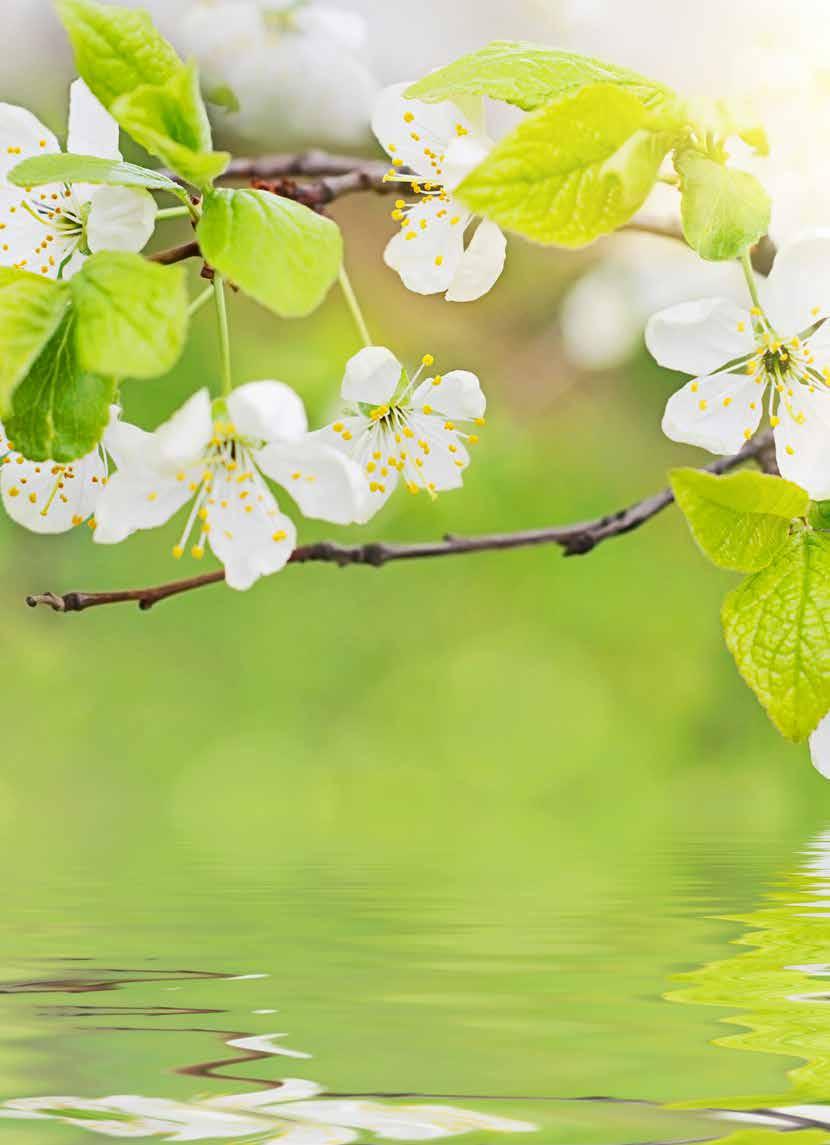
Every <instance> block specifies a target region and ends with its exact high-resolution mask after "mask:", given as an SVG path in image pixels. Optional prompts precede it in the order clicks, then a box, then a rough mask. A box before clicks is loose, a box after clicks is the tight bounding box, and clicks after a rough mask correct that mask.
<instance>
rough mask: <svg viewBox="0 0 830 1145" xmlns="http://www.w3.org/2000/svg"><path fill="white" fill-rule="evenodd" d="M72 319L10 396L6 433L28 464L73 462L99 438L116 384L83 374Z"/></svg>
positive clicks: (69, 317)
mask: <svg viewBox="0 0 830 1145" xmlns="http://www.w3.org/2000/svg"><path fill="white" fill-rule="evenodd" d="M74 326H75V319H74V316H73V315H72V313H71V311H70V312H68V313H67V314H66V315H65V316H64V318H63V321H62V322H61V324H60V326H58V328H57V330H56V331H55V333H54V334H53V335H52V337H51V339H50V340H49V342H48V343H47V344H46V346H45V347H44V349H43V351H42V352H41V354H40V356H39V357H38V359H37V361H36V362H35V363H34V365H33V366H32V368H31V370H30V371H29V373H28V375H27V376H26V378H25V380H24V381H22V382H21V383H20V385H19V386H18V387H17V389H16V390H15V392H14V398H13V400H12V409H11V416H10V417H9V418H8V419H7V421H6V423H5V425H6V432H7V434H8V436H9V438H10V439H11V440H12V441H13V442H14V447H15V449H16V450H18V451H19V452H20V453H22V454H23V456H24V457H27V458H28V459H29V460H31V461H47V460H52V461H58V462H63V463H65V462H69V461H77V459H78V458H79V457H85V456H86V454H87V453H90V452H91V451H92V450H93V449H94V448H95V446H96V445H97V444H98V442H99V441H100V440H101V437H102V436H103V433H104V430H105V429H106V426H107V422H108V420H109V407H110V404H111V402H112V400H113V397H114V395H115V380H114V379H113V378H102V377H100V376H99V375H97V374H91V373H87V372H86V371H84V370H82V369H81V368H80V366H79V365H78V361H77V358H76V354H75V338H74Z"/></svg>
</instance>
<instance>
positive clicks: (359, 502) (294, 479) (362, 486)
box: [256, 439, 369, 525]
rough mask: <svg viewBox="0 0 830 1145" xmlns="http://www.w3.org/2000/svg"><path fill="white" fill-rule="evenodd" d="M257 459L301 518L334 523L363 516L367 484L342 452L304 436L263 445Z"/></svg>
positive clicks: (343, 522)
mask: <svg viewBox="0 0 830 1145" xmlns="http://www.w3.org/2000/svg"><path fill="white" fill-rule="evenodd" d="M256 461H257V464H258V465H259V468H260V469H261V470H262V472H263V473H265V474H266V475H267V476H268V477H270V478H271V479H272V480H273V481H276V482H277V484H279V485H282V486H283V488H284V489H286V490H287V491H288V492H289V493H290V494H291V496H292V497H293V498H294V500H295V501H296V502H297V505H298V506H299V507H300V510H301V512H302V514H303V516H304V517H310V518H313V519H315V520H320V521H331V522H332V523H333V524H335V525H351V524H354V523H355V522H357V521H362V520H364V519H365V514H366V512H367V509H368V506H369V483H368V481H367V480H366V478H365V477H364V475H363V471H362V470H361V468H360V466H359V465H358V464H357V462H356V461H353V460H352V459H351V458H350V457H347V456H346V455H345V454H344V453H343V452H342V451H340V450H337V449H334V448H333V447H330V446H327V445H323V444H321V443H319V442H317V441H313V440H310V439H306V440H305V441H298V442H295V443H293V444H291V445H269V446H266V448H265V449H263V450H260V452H259V453H258V454H257V457H256Z"/></svg>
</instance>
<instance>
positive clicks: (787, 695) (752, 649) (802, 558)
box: [722, 530, 830, 742]
mask: <svg viewBox="0 0 830 1145" xmlns="http://www.w3.org/2000/svg"><path fill="white" fill-rule="evenodd" d="M722 619H723V629H724V634H725V636H726V643H727V645H728V647H729V651H730V652H731V653H732V655H733V656H734V657H735V662H736V664H737V665H738V670H739V671H740V673H741V675H742V676H743V678H744V679H745V680H746V682H747V684H749V686H750V688H752V690H753V691H754V692H755V694H756V695H757V697H758V699H759V700H760V701H761V703H762V704H763V706H764V708H765V709H766V711H767V714H768V715H769V717H770V719H771V720H772V722H773V723H774V724H775V726H776V727H777V728H778V730H779V731H780V732H781V733H782V735H784V736H786V737H787V738H788V739H792V740H795V741H797V742H798V741H801V740H804V739H806V738H807V737H808V736H809V735H810V734H811V733H812V732H813V731H815V729H816V727H817V726H818V724H819V722H820V721H821V720H822V719H823V718H824V716H825V715H826V714H827V712H828V710H830V635H829V633H830V537H825V536H823V535H822V534H820V533H813V532H808V531H806V530H805V531H802V532H799V533H797V534H795V535H794V536H792V537H790V538H789V540H788V541H787V543H786V544H785V546H784V547H783V548H782V549H781V550H780V551H779V552H778V554H777V555H776V556H775V557H774V558H773V560H772V563H771V564H769V565H767V567H766V568H764V569H762V570H761V571H760V572H757V573H755V575H754V576H751V577H748V578H747V579H746V580H745V581H744V582H743V583H742V584H740V585H739V586H738V587H737V588H736V589H735V590H734V591H733V592H731V593H730V594H729V596H728V597H727V598H726V601H725V602H724V606H723V613H722Z"/></svg>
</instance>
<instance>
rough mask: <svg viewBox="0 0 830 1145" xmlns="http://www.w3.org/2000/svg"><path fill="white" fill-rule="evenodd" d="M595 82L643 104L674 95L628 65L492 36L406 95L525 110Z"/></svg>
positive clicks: (656, 101)
mask: <svg viewBox="0 0 830 1145" xmlns="http://www.w3.org/2000/svg"><path fill="white" fill-rule="evenodd" d="M595 83H612V84H618V85H619V86H620V87H623V88H625V89H626V90H627V91H630V92H631V94H632V95H634V96H636V98H637V99H638V100H640V102H641V103H643V104H644V105H645V106H646V107H657V106H659V105H661V104H662V103H664V102H666V101H667V100H670V99H674V96H673V94H672V93H671V92H670V91H669V89H668V88H665V87H663V86H662V85H661V84H656V83H652V82H651V80H647V79H645V78H644V77H643V76H640V75H637V73H636V72H630V71H628V70H627V69H626V68H618V67H615V66H614V65H613V64H606V63H603V62H602V61H601V60H594V59H591V58H590V57H589V56H578V55H575V54H574V53H573V52H559V51H554V50H553V49H552V48H545V47H542V46H540V45H539V44H528V43H523V42H521V41H515V40H495V41H494V42H493V43H491V44H488V45H487V46H486V47H485V48H481V49H480V50H479V51H477V52H473V53H472V54H471V55H467V56H462V57H461V59H459V60H456V61H455V62H454V63H452V64H448V65H447V66H446V67H444V68H439V69H438V70H437V71H434V72H431V73H430V75H428V76H425V77H424V78H423V79H422V80H418V82H417V83H414V84H412V85H411V86H410V87H408V88H407V90H406V92H405V93H404V94H405V96H406V98H407V99H420V100H424V101H425V102H426V103H439V102H441V101H442V100H451V99H459V98H460V97H463V96H469V95H487V96H490V98H491V99H499V100H504V102H505V103H512V104H514V105H515V106H516V107H520V108H522V110H523V111H535V110H536V109H537V108H539V107H543V106H544V105H545V104H548V103H551V102H552V101H553V100H555V99H557V98H558V97H559V96H560V95H563V94H564V93H565V92H567V91H573V90H574V89H577V88H581V87H586V86H587V85H589V84H595Z"/></svg>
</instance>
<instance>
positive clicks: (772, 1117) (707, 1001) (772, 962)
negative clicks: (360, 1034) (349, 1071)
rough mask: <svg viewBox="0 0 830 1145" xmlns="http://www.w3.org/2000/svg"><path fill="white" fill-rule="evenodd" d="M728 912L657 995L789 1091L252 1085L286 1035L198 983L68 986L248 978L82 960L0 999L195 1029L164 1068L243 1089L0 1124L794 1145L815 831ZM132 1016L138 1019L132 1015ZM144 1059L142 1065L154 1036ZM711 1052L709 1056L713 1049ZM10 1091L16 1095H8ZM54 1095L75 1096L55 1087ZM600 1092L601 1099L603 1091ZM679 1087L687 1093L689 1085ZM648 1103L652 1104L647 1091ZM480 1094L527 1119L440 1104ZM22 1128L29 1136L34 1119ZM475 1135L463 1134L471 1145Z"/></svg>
mask: <svg viewBox="0 0 830 1145" xmlns="http://www.w3.org/2000/svg"><path fill="white" fill-rule="evenodd" d="M729 917H730V921H732V922H738V923H740V924H741V925H742V926H743V927H745V928H746V929H745V932H744V934H743V935H742V936H741V937H740V938H737V939H735V940H734V944H735V945H736V946H737V947H738V948H739V949H738V950H736V952H735V953H734V954H733V955H732V956H731V957H729V958H725V959H723V960H720V961H717V962H710V963H706V964H704V965H701V966H700V967H699V968H698V969H697V970H695V971H693V972H691V973H688V974H685V975H681V976H680V980H681V985H680V988H679V989H675V990H674V991H672V992H671V993H670V994H667V995H666V998H667V999H668V1000H669V1001H671V1002H673V1003H674V1002H681V1003H684V1004H689V1003H691V1004H694V1005H695V1006H698V1005H706V1006H721V1007H728V1008H729V1009H730V1010H731V1011H732V1013H731V1014H730V1015H729V1016H728V1017H726V1018H725V1019H724V1021H726V1022H727V1023H729V1024H731V1025H732V1026H735V1027H740V1032H735V1033H732V1034H730V1035H729V1036H726V1037H723V1038H720V1039H718V1040H717V1043H716V1044H717V1045H718V1046H726V1047H730V1048H733V1049H734V1048H737V1049H741V1050H752V1051H755V1052H760V1053H764V1054H775V1055H781V1056H784V1057H787V1058H789V1059H791V1060H792V1061H797V1060H799V1059H800V1062H801V1064H799V1065H796V1066H795V1068H793V1069H792V1071H791V1072H790V1074H789V1075H788V1076H789V1079H790V1082H791V1088H790V1090H789V1091H787V1092H785V1093H780V1092H779V1093H774V1094H771V1095H770V1094H764V1095H758V1094H754V1095H750V1096H744V1097H739V1098H733V1097H729V1098H724V1097H718V1098H710V1099H708V1100H695V1101H694V1102H691V1101H690V1102H684V1103H683V1104H682V1105H665V1104H663V1103H662V1102H660V1101H659V1100H657V1101H654V1102H647V1101H625V1100H623V1099H622V1098H621V1097H620V1096H617V1097H613V1098H582V1097H578V1096H571V1097H567V1096H565V1095H563V1093H562V1090H561V1086H560V1084H558V1080H557V1077H556V1076H555V1071H553V1072H552V1074H551V1083H550V1090H549V1091H548V1096H541V1095H540V1094H538V1093H537V1094H536V1095H535V1096H534V1097H530V1096H527V1097H521V1096H519V1094H520V1093H521V1086H520V1084H519V1085H517V1084H516V1078H515V1076H514V1077H513V1084H508V1085H506V1086H504V1087H501V1086H496V1087H494V1088H495V1089H501V1090H502V1092H500V1093H499V1092H489V1093H479V1092H478V1091H477V1090H476V1089H474V1090H473V1092H472V1093H469V1092H464V1091H462V1093H447V1092H439V1093H434V1092H431V1093H420V1092H416V1093H399V1092H395V1093H388V1092H376V1091H375V1090H373V1089H371V1088H370V1087H371V1085H372V1078H371V1077H367V1078H366V1081H367V1082H368V1085H367V1086H366V1088H365V1089H364V1088H361V1089H360V1092H339V1093H338V1092H327V1093H325V1092H324V1091H323V1090H322V1089H321V1088H320V1087H319V1086H317V1085H316V1084H315V1083H314V1082H312V1081H309V1080H305V1079H296V1078H293V1079H292V1078H287V1079H285V1080H283V1081H281V1082H278V1081H275V1079H274V1078H273V1076H270V1077H269V1076H267V1067H262V1068H261V1070H260V1071H258V1072H261V1073H262V1074H263V1076H261V1077H251V1076H246V1073H245V1071H244V1070H241V1067H242V1066H243V1065H244V1064H245V1063H251V1062H260V1063H262V1062H266V1061H269V1062H272V1063H273V1062H275V1061H279V1060H281V1059H284V1058H286V1057H288V1058H293V1059H303V1058H307V1057H308V1056H309V1055H308V1054H305V1053H303V1052H302V1051H300V1050H298V1049H295V1048H293V1046H292V1045H291V1040H290V1039H288V1041H287V1043H286V1041H284V1040H283V1039H286V1038H287V1037H288V1036H287V1035H286V1034H283V1033H254V1032H252V1031H251V1030H250V1029H248V1030H247V1031H246V1030H245V1029H244V1028H242V1027H244V1025H245V1023H244V1021H242V1020H241V1019H240V1015H239V1013H238V1012H234V1014H235V1016H233V1017H232V1016H231V1013H232V1012H231V1011H230V1010H228V1009H224V1008H218V1007H216V1006H214V1005H212V1003H213V1002H214V1001H215V996H214V993H213V987H211V996H210V997H208V998H206V999H204V998H200V999H199V1001H201V1002H204V1001H207V1002H208V1003H209V1005H208V1006H205V1005H201V1006H199V1007H198V1008H192V1007H188V1006H183V1005H170V1006H165V1005H159V1004H155V1003H154V1004H152V1005H146V1006H140V1005H133V1006H130V1005H121V1004H118V1003H119V1002H120V1001H121V1000H120V999H117V998H111V997H106V998H103V999H101V1003H102V1004H96V1000H94V999H90V1000H87V999H86V998H83V999H81V998H79V997H78V995H79V994H83V993H88V994H96V995H98V994H100V993H101V992H111V991H113V990H116V989H119V988H121V987H123V986H126V985H128V984H132V983H156V982H158V983H164V984H165V985H164V986H162V987H161V988H162V989H164V990H167V989H169V990H176V989H180V988H181V985H182V984H184V983H186V982H188V981H195V980H198V979H216V980H224V981H232V980H240V979H243V978H244V979H255V978H260V977H264V976H263V975H256V974H248V975H232V974H229V973H225V974H221V973H215V974H207V973H196V972H190V971H171V970H164V969H159V970H156V971H152V970H147V969H143V970H102V969H100V968H98V967H95V966H94V965H90V966H86V967H78V968H75V969H74V970H72V971H67V972H65V973H64V972H60V973H53V975H52V976H49V977H44V978H42V979H19V980H18V981H15V982H10V983H6V984H5V985H0V994H4V993H5V994H20V995H24V996H25V995H39V994H48V993H54V994H61V995H64V996H65V997H64V999H63V1000H61V1002H60V1004H58V1005H55V1006H50V1007H48V1012H49V1013H50V1014H51V1015H52V1016H55V1017H82V1018H95V1019H98V1022H97V1023H96V1026H95V1029H96V1030H99V1031H118V1034H119V1038H120V1037H121V1034H122V1033H127V1032H129V1033H130V1034H137V1033H140V1032H143V1031H146V1032H148V1033H150V1034H152V1035H154V1036H155V1035H157V1034H160V1033H162V1032H169V1033H171V1034H173V1033H175V1034H179V1035H194V1034H195V1035H199V1036H200V1042H199V1044H201V1042H202V1041H203V1040H204V1036H205V1035H207V1036H209V1037H210V1038H211V1039H219V1040H221V1043H222V1048H223V1050H224V1051H225V1052H224V1053H222V1052H221V1051H219V1050H218V1049H215V1050H214V1051H213V1054H212V1055H211V1060H199V1061H196V1062H194V1061H193V1060H192V1058H191V1060H190V1062H188V1063H186V1064H183V1063H181V1062H179V1063H177V1064H176V1065H175V1067H174V1069H175V1072H176V1073H178V1074H182V1075H188V1076H190V1077H199V1078H204V1079H211V1081H212V1082H213V1083H214V1084H215V1081H216V1080H224V1081H225V1082H227V1081H229V1080H233V1081H234V1082H235V1083H237V1084H236V1088H237V1089H242V1088H243V1086H242V1085H241V1084H239V1083H244V1085H245V1086H246V1087H247V1092H237V1093H234V1094H231V1095H224V1096H211V1095H206V1096H201V1097H199V1098H198V1099H194V1100H184V1101H182V1100H171V1099H169V1098H166V1097H140V1096H135V1095H131V1094H128V1095H118V1096H112V1097H104V1098H97V1099H88V1098H83V1097H78V1098H76V1097H37V1098H21V1099H12V1100H9V1101H7V1102H6V1103H5V1104H4V1105H0V1119H2V1120H0V1124H2V1125H9V1127H10V1128H13V1126H14V1123H16V1122H20V1123H22V1125H27V1124H28V1123H42V1122H44V1121H50V1122H60V1123H62V1124H64V1125H69V1126H72V1127H74V1128H76V1129H78V1128H81V1129H84V1130H89V1131H92V1132H94V1133H98V1134H103V1135H106V1136H110V1137H134V1138H137V1137H154V1138H157V1139H163V1140H166V1141H196V1140H221V1139H226V1140H227V1139H232V1140H234V1141H237V1142H240V1143H247V1145H268V1143H274V1145H276V1143H281V1145H340V1143H341V1142H342V1143H347V1142H363V1141H367V1140H369V1139H372V1140H374V1139H377V1138H379V1139H386V1140H399V1141H419V1140H430V1139H438V1138H445V1137H452V1136H456V1135H460V1134H472V1135H476V1134H482V1133H488V1132H490V1133H516V1132H529V1131H534V1130H537V1131H538V1136H535V1137H532V1138H531V1140H539V1141H543V1140H544V1141H545V1142H546V1143H547V1142H548V1141H551V1142H553V1143H555V1145H611V1143H612V1142H614V1143H616V1145H624V1143H625V1145H631V1143H633V1142H636V1143H639V1145H642V1143H643V1142H646V1141H648V1142H653V1143H654V1145H658V1143H659V1145H666V1143H669V1142H674V1143H676V1145H680V1143H681V1142H682V1143H689V1142H698V1141H719V1142H729V1145H769V1143H771V1142H773V1141H775V1140H780V1138H779V1136H778V1135H779V1134H780V1133H781V1132H782V1131H784V1132H796V1133H797V1135H798V1145H824V1143H825V1142H826V1141H827V1140H828V1131H830V832H828V833H827V834H825V835H823V836H820V837H819V838H818V839H817V840H816V841H815V843H813V844H812V846H811V847H810V848H809V849H808V851H807V853H806V858H805V861H804V862H802V864H801V866H800V868H799V869H798V870H797V871H796V872H795V873H794V874H791V875H787V876H785V877H783V878H782V879H781V880H780V881H779V882H778V883H777V885H776V887H775V888H774V889H773V890H772V891H771V892H769V893H768V894H767V895H766V898H765V902H764V904H763V905H762V906H761V908H760V909H758V910H756V911H754V912H753V913H751V914H746V915H732V916H729ZM651 980H652V981H653V979H651ZM168 983H169V984H170V985H168ZM217 993H218V989H217ZM194 1000H195V999H194ZM257 1001H259V999H257ZM250 1012H251V1011H250V1010H249V1011H248V1013H250ZM274 1012H275V1011H274V1010H271V1009H268V1010H263V1009H256V1010H254V1011H253V1013H255V1014H272V1013H274ZM182 1015H194V1016H198V1017H201V1016H202V1015H225V1017H224V1019H223V1021H224V1024H225V1026H226V1027H231V1024H232V1023H234V1026H233V1027H232V1028H225V1029H216V1028H211V1027H209V1025H208V1023H207V1022H205V1021H204V1020H197V1021H193V1022H192V1023H191V1024H190V1025H188V1026H187V1027H183V1026H181V1025H179V1024H178V1023H176V1024H174V1025H173V1026H167V1025H165V1024H164V1023H166V1022H167V1020H168V1019H171V1018H175V1017H177V1016H182ZM105 1017H108V1018H110V1019H114V1021H112V1022H111V1024H105V1023H104V1022H103V1021H101V1019H102V1018H105ZM141 1018H143V1019H145V1021H143V1022H142V1021H140V1020H138V1019H141ZM146 1019H154V1020H153V1021H150V1022H148V1021H146ZM237 1022H238V1023H239V1024H238V1025H237V1024H236V1023H237ZM116 1023H117V1024H116ZM153 1050H154V1052H155V1054H156V1056H157V1057H158V1046H157V1045H156V1044H155V1043H153ZM196 1053H198V1054H200V1055H201V1056H206V1055H205V1054H204V1050H203V1049H201V1050H196V1051H195V1053H194V1054H193V1056H195V1054H196ZM208 1053H210V1051H208ZM716 1053H717V1054H718V1055H722V1051H721V1050H717V1051H716ZM644 1065H645V1063H644ZM591 1070H592V1063H591V1062H590V1061H586V1062H585V1069H584V1078H585V1086H584V1088H582V1087H580V1088H582V1093H586V1092H587V1093H596V1092H597V1091H599V1092H605V1086H604V1085H603V1082H602V1081H600V1080H599V1079H598V1078H597V1077H593V1075H592V1072H591ZM649 1076H650V1075H649ZM52 1084H55V1083H54V1082H53V1083H50V1088H51V1086H52ZM151 1084H152V1083H151ZM650 1084H651V1082H649V1085H650ZM59 1085H60V1083H57V1084H56V1085H55V1088H58V1087H59ZM257 1087H258V1088H257ZM15 1088H16V1089H17V1091H18V1092H19V1090H20V1088H23V1087H22V1086H21V1087H19V1088H18V1087H15ZM33 1088H34V1087H33ZM67 1088H75V1087H74V1086H72V1085H70V1084H69V1083H67ZM77 1088H79V1089H82V1090H83V1089H84V1088H85V1087H84V1086H82V1085H78V1086H77ZM102 1088H103V1087H102ZM124 1088H130V1089H131V1088H132V1086H131V1085H129V1084H128V1085H125V1086H124ZM148 1088H150V1087H148ZM152 1088H153V1089H155V1086H153V1087H152ZM438 1088H439V1090H440V1088H441V1087H440V1081H439V1082H438ZM575 1088H576V1087H575ZM655 1088H657V1087H655ZM608 1089H609V1090H611V1091H612V1092H613V1086H612V1085H609V1086H608ZM504 1090H508V1092H504ZM517 1090H519V1093H517V1092H516V1091H517ZM6 1092H9V1091H8V1090H7V1091H6ZM11 1092H14V1090H12V1091H11ZM29 1092H32V1090H29ZM99 1092H100V1090H99ZM675 1092H677V1090H675ZM681 1092H682V1091H681ZM686 1092H687V1093H691V1094H694V1092H695V1090H694V1081H693V1079H691V1080H690V1082H689V1085H688V1087H687V1090H686ZM698 1092H700V1090H698ZM650 1096H653V1097H654V1098H658V1097H659V1089H657V1092H655V1093H653V1094H651V1095H650ZM484 1101H486V1102H487V1104H488V1106H489V1108H494V1106H493V1105H492V1104H491V1103H492V1102H495V1101H506V1102H512V1103H513V1108H510V1109H508V1110H507V1112H509V1113H511V1114H512V1113H514V1112H516V1113H518V1115H519V1117H522V1118H523V1115H524V1113H525V1109H528V1110H532V1111H533V1112H532V1113H531V1117H532V1118H533V1123H532V1122H531V1121H529V1120H524V1119H522V1120H518V1119H513V1118H512V1117H511V1118H509V1119H508V1118H506V1117H501V1116H490V1115H489V1114H483V1113H480V1112H476V1111H473V1110H470V1109H467V1108H457V1107H456V1102H458V1103H464V1104H466V1103H468V1102H469V1103H473V1104H475V1103H478V1102H484ZM531 1103H533V1104H531ZM680 1110H684V1111H689V1110H695V1114H694V1117H693V1118H692V1117H690V1116H689V1114H688V1113H687V1112H684V1113H683V1114H682V1115H680V1113H679V1111H680ZM537 1114H538V1119H537ZM537 1121H538V1123H537ZM33 1129H34V1131H35V1132H37V1129H36V1126H35V1125H34V1124H33ZM17 1131H18V1132H19V1131H20V1127H19V1128H18V1130H17ZM773 1134H774V1135H775V1136H773ZM31 1139H32V1140H34V1138H31ZM26 1140H30V1138H26ZM479 1140H480V1138H479V1137H478V1136H476V1137H475V1141H476V1142H478V1141H479Z"/></svg>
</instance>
